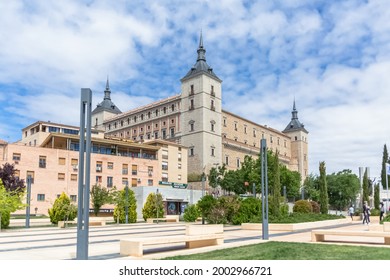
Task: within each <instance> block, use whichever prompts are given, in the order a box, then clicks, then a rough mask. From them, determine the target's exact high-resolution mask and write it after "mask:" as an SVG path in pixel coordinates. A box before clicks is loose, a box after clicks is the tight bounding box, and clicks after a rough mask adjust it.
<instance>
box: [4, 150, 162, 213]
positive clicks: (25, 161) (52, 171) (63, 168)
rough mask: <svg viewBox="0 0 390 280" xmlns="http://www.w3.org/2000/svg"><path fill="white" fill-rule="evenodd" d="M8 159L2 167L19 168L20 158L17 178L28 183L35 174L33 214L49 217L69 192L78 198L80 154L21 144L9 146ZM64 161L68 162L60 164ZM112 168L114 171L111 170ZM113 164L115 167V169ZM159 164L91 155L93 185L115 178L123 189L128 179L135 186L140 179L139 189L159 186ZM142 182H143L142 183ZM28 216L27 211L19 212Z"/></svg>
mask: <svg viewBox="0 0 390 280" xmlns="http://www.w3.org/2000/svg"><path fill="white" fill-rule="evenodd" d="M3 150H4V152H3V153H4V155H3V157H2V158H1V161H0V164H4V163H6V162H8V163H11V164H12V163H13V164H15V161H14V160H13V155H14V154H17V155H20V159H19V160H18V161H17V162H18V163H17V164H15V169H16V170H17V174H19V176H20V178H21V179H24V180H26V178H27V173H28V172H33V177H34V183H33V184H32V187H31V198H32V200H31V213H35V208H37V209H38V210H37V213H38V214H45V215H47V210H48V209H49V208H51V207H52V204H53V203H54V200H55V199H56V198H57V196H58V195H59V194H61V193H62V192H65V193H66V194H67V195H69V196H70V195H72V196H74V195H75V196H77V193H78V191H77V188H78V166H77V167H76V168H75V165H74V164H72V160H73V163H74V161H77V162H78V157H79V153H78V152H76V151H69V150H62V149H51V148H41V147H32V146H25V145H17V144H8V145H7V146H6V147H5V148H4V149H3ZM42 156H44V157H46V165H45V167H40V164H39V162H40V157H42ZM60 158H61V159H64V160H60ZM98 161H100V162H102V169H101V172H100V170H97V169H96V163H97V162H98ZM109 164H110V166H112V169H111V168H109V167H108V166H109ZM111 164H112V165H111ZM123 164H127V165H128V169H129V170H128V174H123V173H122V169H123V168H122V167H123ZM132 165H136V166H137V174H136V175H132V170H131V168H132ZM149 167H152V168H153V171H157V172H153V173H152V175H149V173H148V170H149ZM158 170H159V161H158V160H156V159H155V160H152V159H142V158H131V157H123V156H115V155H102V154H91V185H93V184H95V183H96V178H97V176H99V177H100V178H101V182H97V183H101V185H102V186H104V187H105V186H107V177H112V184H113V186H116V187H117V188H118V189H122V188H123V187H124V186H125V184H124V179H128V181H129V186H131V182H132V179H136V182H137V187H138V186H147V185H148V181H149V180H152V181H153V182H152V185H157V184H158V180H159V177H158V174H159V173H158ZM138 179H139V180H138ZM38 195H44V199H43V200H42V201H38ZM19 212H22V213H24V211H19Z"/></svg>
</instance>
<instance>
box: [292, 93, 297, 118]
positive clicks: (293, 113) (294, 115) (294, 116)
mask: <svg viewBox="0 0 390 280" xmlns="http://www.w3.org/2000/svg"><path fill="white" fill-rule="evenodd" d="M291 114H292V118H291V119H292V120H297V119H298V111H297V108H296V106H295V98H294V104H293V110H292V112H291Z"/></svg>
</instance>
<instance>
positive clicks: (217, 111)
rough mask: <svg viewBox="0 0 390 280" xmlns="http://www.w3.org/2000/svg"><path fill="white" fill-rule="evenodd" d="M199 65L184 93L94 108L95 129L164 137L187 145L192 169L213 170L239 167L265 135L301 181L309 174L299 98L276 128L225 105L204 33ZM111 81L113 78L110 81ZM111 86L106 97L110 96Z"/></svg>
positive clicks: (136, 137)
mask: <svg viewBox="0 0 390 280" xmlns="http://www.w3.org/2000/svg"><path fill="white" fill-rule="evenodd" d="M197 53H198V55H197V60H196V63H195V64H194V66H193V67H192V68H191V69H190V70H189V71H188V73H187V74H186V75H185V76H184V77H183V78H182V79H181V93H180V94H177V95H174V96H171V97H168V98H166V99H163V100H159V101H156V102H154V103H151V104H147V105H145V106H142V107H139V108H135V109H132V110H130V111H126V112H123V113H120V112H113V111H112V107H107V112H108V113H110V115H109V116H108V117H107V118H102V117H101V115H102V112H103V111H104V108H103V106H100V107H98V108H97V109H95V110H98V111H97V112H95V111H94V112H93V117H92V118H93V120H94V122H93V124H94V128H100V129H104V130H105V133H106V135H111V136H115V137H120V138H126V139H132V140H133V141H139V142H143V141H149V140H151V139H153V140H155V139H165V140H167V141H172V142H176V143H180V144H181V145H183V146H185V147H187V148H188V168H189V172H190V173H198V174H201V173H203V172H205V173H208V172H209V170H210V169H211V168H212V167H215V166H217V165H222V164H226V166H227V168H228V169H237V168H240V166H241V163H242V162H243V160H244V157H245V156H246V155H252V156H253V155H258V153H259V149H260V139H262V138H265V139H266V140H267V145H268V147H269V148H270V149H272V150H273V151H276V150H278V152H279V156H280V160H281V162H283V163H284V164H285V165H286V166H287V167H288V168H289V169H291V170H294V171H298V172H299V173H300V174H301V177H302V180H303V179H304V178H305V177H306V176H307V175H308V138H307V135H308V131H307V130H306V129H305V128H304V126H303V124H301V123H300V122H299V120H298V111H297V110H296V106H295V101H294V104H293V111H292V118H291V121H290V123H289V124H288V125H287V127H286V128H285V129H284V130H283V131H280V130H277V129H274V128H271V127H267V126H265V125H259V124H257V123H255V122H253V121H250V120H248V119H245V118H242V117H240V116H238V115H235V114H233V113H230V112H228V111H225V110H223V109H222V80H221V79H220V78H219V77H218V76H217V75H216V74H215V72H214V71H213V68H211V67H210V66H209V65H208V64H207V62H206V55H205V54H206V50H205V48H204V46H203V38H202V34H201V36H200V40H199V47H198V50H197ZM107 85H108V83H107ZM107 91H109V88H108V87H107V88H106V92H105V97H104V99H105V100H107Z"/></svg>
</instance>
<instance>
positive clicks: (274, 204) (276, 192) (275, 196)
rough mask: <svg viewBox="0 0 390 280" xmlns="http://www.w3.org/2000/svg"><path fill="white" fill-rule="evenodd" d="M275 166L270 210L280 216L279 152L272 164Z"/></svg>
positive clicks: (271, 186) (274, 214)
mask: <svg viewBox="0 0 390 280" xmlns="http://www.w3.org/2000/svg"><path fill="white" fill-rule="evenodd" d="M272 167H273V170H272V171H273V172H272V173H273V174H272V175H273V180H272V182H273V183H272V185H270V194H271V199H270V206H271V207H270V208H271V209H270V212H271V213H272V215H273V216H275V217H279V216H280V209H279V207H280V197H281V195H280V189H281V188H280V172H279V156H278V152H276V153H275V155H274V164H273V165H272Z"/></svg>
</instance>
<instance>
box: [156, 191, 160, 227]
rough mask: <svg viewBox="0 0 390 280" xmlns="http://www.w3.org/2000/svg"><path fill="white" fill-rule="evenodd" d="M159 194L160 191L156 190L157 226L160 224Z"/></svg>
mask: <svg viewBox="0 0 390 280" xmlns="http://www.w3.org/2000/svg"><path fill="white" fill-rule="evenodd" d="M158 194H159V191H158V189H157V190H156V212H157V215H156V216H157V224H158Z"/></svg>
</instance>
